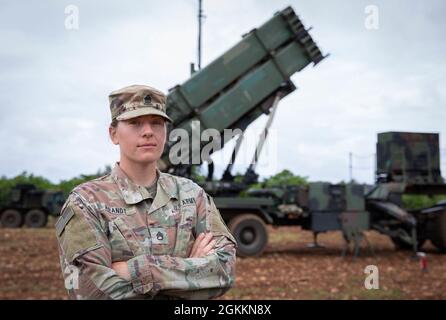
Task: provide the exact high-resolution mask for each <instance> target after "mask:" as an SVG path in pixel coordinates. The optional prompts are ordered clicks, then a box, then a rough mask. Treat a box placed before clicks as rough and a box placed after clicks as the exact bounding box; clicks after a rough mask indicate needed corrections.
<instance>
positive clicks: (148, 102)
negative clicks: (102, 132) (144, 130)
mask: <svg viewBox="0 0 446 320" xmlns="http://www.w3.org/2000/svg"><path fill="white" fill-rule="evenodd" d="M108 98H109V102H110V111H111V116H112V121H113V120H127V119H131V118H136V117H140V116H145V115H156V116H161V117H163V118H164V119H166V120H167V121H170V122H172V119H170V118H169V117H168V116H167V114H166V96H165V94H164V93H162V92H161V91H159V90H158V89H155V88H152V87H149V86H144V85H132V86H128V87H125V88H122V89H119V90H115V91H113V92H112V93H110V95H109V96H108Z"/></svg>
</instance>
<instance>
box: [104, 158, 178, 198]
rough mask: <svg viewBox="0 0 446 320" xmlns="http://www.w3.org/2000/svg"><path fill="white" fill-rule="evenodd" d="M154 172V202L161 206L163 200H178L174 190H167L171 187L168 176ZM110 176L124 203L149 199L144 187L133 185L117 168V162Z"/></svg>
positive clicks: (119, 168)
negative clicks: (155, 179) (155, 178)
mask: <svg viewBox="0 0 446 320" xmlns="http://www.w3.org/2000/svg"><path fill="white" fill-rule="evenodd" d="M156 171H157V174H158V180H157V188H156V196H155V199H154V202H157V203H158V204H159V205H161V203H164V202H165V200H164V199H166V200H167V201H168V200H170V199H171V198H178V192H177V190H176V188H172V187H170V188H169V186H171V185H172V183H171V182H170V181H168V179H169V175H167V174H165V173H162V172H161V171H159V170H158V169H156ZM110 175H111V177H112V179H113V180H114V181H115V183H116V184H117V185H118V188H119V191H120V192H121V195H122V197H123V198H124V201H125V203H127V204H136V203H139V202H141V201H143V200H146V199H149V198H151V197H150V194H149V192H148V191H147V189H146V188H145V187H143V186H139V185H137V184H135V183H134V182H133V181H132V180H130V178H129V177H127V175H126V174H125V172H124V171H123V170H122V169H121V167H119V162H116V163H115V166H114V167H113V169H112V171H111V174H110ZM169 180H171V179H169Z"/></svg>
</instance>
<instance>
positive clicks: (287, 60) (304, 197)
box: [158, 7, 446, 256]
mask: <svg viewBox="0 0 446 320" xmlns="http://www.w3.org/2000/svg"><path fill="white" fill-rule="evenodd" d="M308 31H309V29H305V27H304V26H303V24H302V21H301V20H300V19H299V17H298V16H297V15H296V14H295V12H294V10H293V9H292V8H291V7H288V8H286V9H284V10H282V11H280V12H277V13H276V14H275V15H274V16H273V17H272V18H271V19H270V20H268V21H267V22H266V23H264V24H263V25H262V26H260V27H259V28H258V29H253V30H252V31H250V32H249V33H247V34H245V35H244V36H243V37H242V40H241V41H240V42H238V43H237V44H236V45H234V46H233V47H232V48H230V49H229V50H228V51H226V52H225V53H224V54H223V55H221V56H220V57H218V58H217V59H216V60H214V61H213V62H211V63H210V64H209V65H208V66H206V67H205V68H203V69H201V70H199V71H197V72H196V73H194V74H193V75H192V76H191V78H190V79H188V80H187V81H186V82H184V83H183V84H181V85H177V86H175V87H174V88H172V89H171V90H169V94H168V97H167V104H168V106H167V113H168V115H169V116H170V117H171V118H172V119H173V127H174V128H175V129H178V128H180V129H183V131H184V132H185V133H186V134H185V136H186V139H181V138H182V137H181V135H177V136H175V135H174V139H173V141H172V140H171V141H168V142H167V144H166V147H165V150H164V153H163V156H162V158H161V159H160V161H159V164H158V166H159V168H160V169H161V170H162V171H167V172H170V173H173V174H177V175H182V176H186V177H189V178H193V174H192V173H193V167H194V166H199V165H201V164H203V163H204V162H207V163H208V176H207V179H206V181H205V182H202V183H200V184H201V185H202V186H203V187H204V189H205V190H206V191H207V192H208V193H209V194H210V195H212V196H213V198H214V200H215V203H216V206H217V207H218V209H219V210H220V212H221V214H222V216H223V219H224V220H225V222H226V223H227V224H228V227H229V228H230V230H231V232H232V233H233V234H234V236H235V237H236V239H237V240H238V244H239V247H238V254H239V255H241V256H252V255H258V254H260V253H261V252H262V251H263V250H264V248H265V246H266V244H267V241H268V233H267V229H266V224H271V225H274V226H283V225H299V226H302V228H303V229H307V230H312V231H313V232H314V234H315V242H316V241H317V235H318V234H319V233H320V232H326V231H331V230H341V231H342V232H343V235H344V238H345V239H346V243H349V242H353V243H354V250H355V255H357V254H358V252H359V251H358V250H359V244H360V241H361V240H362V239H364V237H363V235H364V233H363V231H365V230H369V229H373V230H377V231H379V232H381V233H384V234H386V235H388V236H390V237H391V239H392V241H394V243H395V244H396V245H397V246H398V247H401V248H407V247H409V248H412V249H413V250H418V249H419V247H420V246H421V244H422V243H423V241H424V240H426V239H431V241H432V242H433V243H434V245H435V246H436V247H437V248H438V249H440V250H442V251H445V250H446V240H445V239H446V227H445V223H446V222H445V221H446V213H445V212H446V209H445V204H444V203H440V204H438V205H436V206H434V207H431V208H424V209H420V210H417V211H407V210H405V209H404V208H403V207H402V195H403V194H407V193H421V194H432V193H446V192H445V189H444V187H445V185H444V183H443V180H442V178H441V174H440V168H439V150H438V149H439V147H438V135H435V134H417V133H382V134H380V135H379V136H378V144H377V148H378V157H377V160H378V164H377V183H376V185H375V186H373V187H372V188H368V187H367V186H364V185H359V184H330V183H310V184H309V185H308V186H282V187H280V188H274V189H261V190H249V186H250V185H251V184H253V183H255V182H257V177H258V176H257V174H256V173H255V167H256V164H257V160H258V156H259V154H260V151H261V150H262V147H263V144H264V141H265V139H266V136H267V133H268V129H269V127H270V125H271V123H272V120H273V118H274V115H275V112H276V109H277V106H278V103H279V102H280V100H281V99H282V98H283V97H285V96H287V95H288V94H290V93H291V92H293V91H294V90H295V89H296V87H295V85H294V84H293V83H292V81H291V80H290V77H291V75H293V74H294V73H296V72H298V71H301V70H302V69H304V68H305V67H306V66H307V65H309V64H311V63H313V65H316V64H318V63H319V62H320V61H322V60H323V59H324V58H325V56H323V55H322V53H321V51H320V49H319V48H318V46H317V45H316V43H315V42H314V41H313V39H312V37H311V36H310V34H309V32H308ZM262 114H267V115H269V119H268V122H267V124H266V126H265V130H264V134H263V136H262V138H261V139H260V141H259V143H258V145H257V148H256V152H255V155H254V157H253V162H252V163H251V165H249V167H248V168H247V170H246V172H245V174H244V175H243V178H242V179H241V181H236V180H235V179H234V176H233V175H232V173H231V170H232V166H233V163H234V161H235V158H236V157H237V153H238V150H239V147H240V144H241V142H242V140H243V131H244V130H245V129H246V128H247V127H248V126H249V125H250V124H251V123H252V122H253V121H254V120H256V119H257V118H258V117H260V116H261V115H262ZM171 129H172V128H171ZM206 129H214V130H215V132H216V133H217V135H215V136H212V137H209V136H206V138H205V139H202V137H203V134H204V133H205V130H206ZM226 129H232V130H235V131H236V130H237V129H239V131H238V132H239V134H238V135H235V136H229V137H228V136H226V135H224V131H225V130H226ZM233 132H234V131H233ZM171 133H173V131H171ZM171 137H172V136H171ZM194 138H195V139H194ZM234 138H237V141H236V143H235V147H234V149H233V153H232V157H231V161H230V163H228V165H227V167H226V170H225V171H224V173H223V175H222V177H221V179H217V180H216V179H214V177H213V172H214V168H213V163H212V161H211V160H210V158H209V156H207V157H206V156H204V157H203V158H202V157H201V156H200V155H201V152H202V150H203V149H204V148H206V147H208V146H209V142H210V141H212V142H215V141H217V143H216V144H211V146H212V148H210V149H208V150H207V151H208V153H209V154H211V153H213V152H215V151H217V150H219V149H221V148H223V147H224V145H225V144H226V143H227V142H228V141H230V140H232V139H234ZM197 156H198V159H197ZM194 157H195V159H194ZM242 192H244V193H245V195H244V196H241V194H242ZM366 240H367V239H366ZM344 253H345V250H344Z"/></svg>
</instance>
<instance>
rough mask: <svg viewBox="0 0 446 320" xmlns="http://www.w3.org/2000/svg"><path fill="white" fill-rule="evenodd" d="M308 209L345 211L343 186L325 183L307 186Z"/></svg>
mask: <svg viewBox="0 0 446 320" xmlns="http://www.w3.org/2000/svg"><path fill="white" fill-rule="evenodd" d="M309 189H310V191H309V208H310V210H312V211H327V210H328V211H341V210H344V209H345V205H346V202H345V186H344V185H338V184H330V183H326V182H314V183H310V185H309Z"/></svg>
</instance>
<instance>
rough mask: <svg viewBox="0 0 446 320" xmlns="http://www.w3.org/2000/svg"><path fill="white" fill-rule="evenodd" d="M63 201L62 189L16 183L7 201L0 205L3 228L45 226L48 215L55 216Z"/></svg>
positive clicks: (0, 219)
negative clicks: (39, 187)
mask: <svg viewBox="0 0 446 320" xmlns="http://www.w3.org/2000/svg"><path fill="white" fill-rule="evenodd" d="M64 202H65V197H64V195H63V192H62V191H51V190H40V189H38V188H36V186H35V185H33V184H17V185H16V186H15V187H14V188H13V189H12V190H11V192H10V196H9V201H7V202H6V203H3V204H1V206H0V223H1V226H2V227H3V228H19V227H21V226H23V225H25V226H27V227H29V228H42V227H44V226H46V224H47V221H48V216H49V215H54V216H57V215H58V214H59V213H60V209H61V208H62V206H63V204H64Z"/></svg>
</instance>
